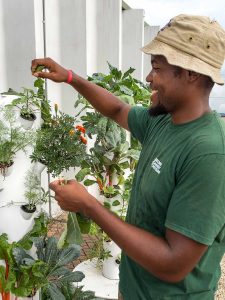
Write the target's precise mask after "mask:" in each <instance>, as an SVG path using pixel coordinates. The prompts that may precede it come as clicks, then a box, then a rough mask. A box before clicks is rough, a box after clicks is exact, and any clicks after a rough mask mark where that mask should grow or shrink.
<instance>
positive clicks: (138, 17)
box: [122, 9, 144, 80]
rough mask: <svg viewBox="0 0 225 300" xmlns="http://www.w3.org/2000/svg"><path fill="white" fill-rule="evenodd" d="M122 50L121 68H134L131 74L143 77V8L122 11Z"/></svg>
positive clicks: (138, 77) (124, 69)
mask: <svg viewBox="0 0 225 300" xmlns="http://www.w3.org/2000/svg"><path fill="white" fill-rule="evenodd" d="M122 43H123V51H122V54H123V56H122V58H123V59H122V70H123V71H126V70H127V69H129V68H130V67H133V68H135V71H134V73H133V75H134V76H135V77H136V78H137V79H140V80H142V79H143V53H142V52H141V51H140V48H141V47H142V46H143V44H144V10H143V9H128V10H124V11H123V40H122Z"/></svg>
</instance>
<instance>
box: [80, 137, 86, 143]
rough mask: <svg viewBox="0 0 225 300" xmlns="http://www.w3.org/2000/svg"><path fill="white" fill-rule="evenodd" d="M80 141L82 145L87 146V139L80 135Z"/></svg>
mask: <svg viewBox="0 0 225 300" xmlns="http://www.w3.org/2000/svg"><path fill="white" fill-rule="evenodd" d="M80 140H81V142H82V143H83V144H85V145H86V144H87V139H86V138H85V137H84V136H82V135H81V136H80Z"/></svg>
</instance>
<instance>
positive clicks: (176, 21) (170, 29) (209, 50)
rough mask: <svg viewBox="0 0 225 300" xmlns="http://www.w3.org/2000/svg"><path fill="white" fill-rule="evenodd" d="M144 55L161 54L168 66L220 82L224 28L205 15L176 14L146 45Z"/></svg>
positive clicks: (222, 82) (224, 47) (223, 49)
mask: <svg viewBox="0 0 225 300" xmlns="http://www.w3.org/2000/svg"><path fill="white" fill-rule="evenodd" d="M141 50H142V51H143V52H144V53H146V54H153V55H163V56H165V57H166V59H167V61H168V63H169V64H171V65H175V66H179V67H181V68H183V69H186V70H190V71H195V72H197V73H200V74H203V75H207V76H210V77H211V78H212V80H213V81H214V82H215V83H217V84H220V85H223V84H224V80H223V78H222V76H221V73H220V72H221V68H222V65H223V62H224V58H225V31H224V29H223V28H222V27H221V26H220V24H219V23H217V22H216V21H214V20H210V19H209V18H208V17H202V16H193V15H184V14H181V15H178V16H176V17H174V18H173V19H171V20H170V22H169V23H168V24H167V25H166V26H165V27H163V28H162V29H161V30H160V31H159V32H158V34H157V36H156V37H155V38H154V40H153V41H151V42H150V43H149V44H147V45H146V46H144V47H143V48H142V49H141Z"/></svg>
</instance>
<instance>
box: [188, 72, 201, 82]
mask: <svg viewBox="0 0 225 300" xmlns="http://www.w3.org/2000/svg"><path fill="white" fill-rule="evenodd" d="M187 74H188V80H189V82H194V81H196V80H198V79H199V77H200V76H201V74H199V73H197V72H195V71H187Z"/></svg>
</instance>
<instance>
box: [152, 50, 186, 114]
mask: <svg viewBox="0 0 225 300" xmlns="http://www.w3.org/2000/svg"><path fill="white" fill-rule="evenodd" d="M151 64H152V70H151V72H150V73H149V75H148V76H147V78H146V81H147V82H149V83H150V88H151V90H152V95H151V106H150V108H149V114H150V115H151V116H158V115H162V114H168V113H172V112H173V111H174V110H175V109H176V108H177V106H178V105H179V93H180V91H181V86H182V84H181V83H182V78H181V77H182V76H181V74H182V69H180V72H178V70H177V68H176V67H174V66H171V65H170V64H168V62H167V60H166V58H165V57H163V56H161V55H152V59H151Z"/></svg>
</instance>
